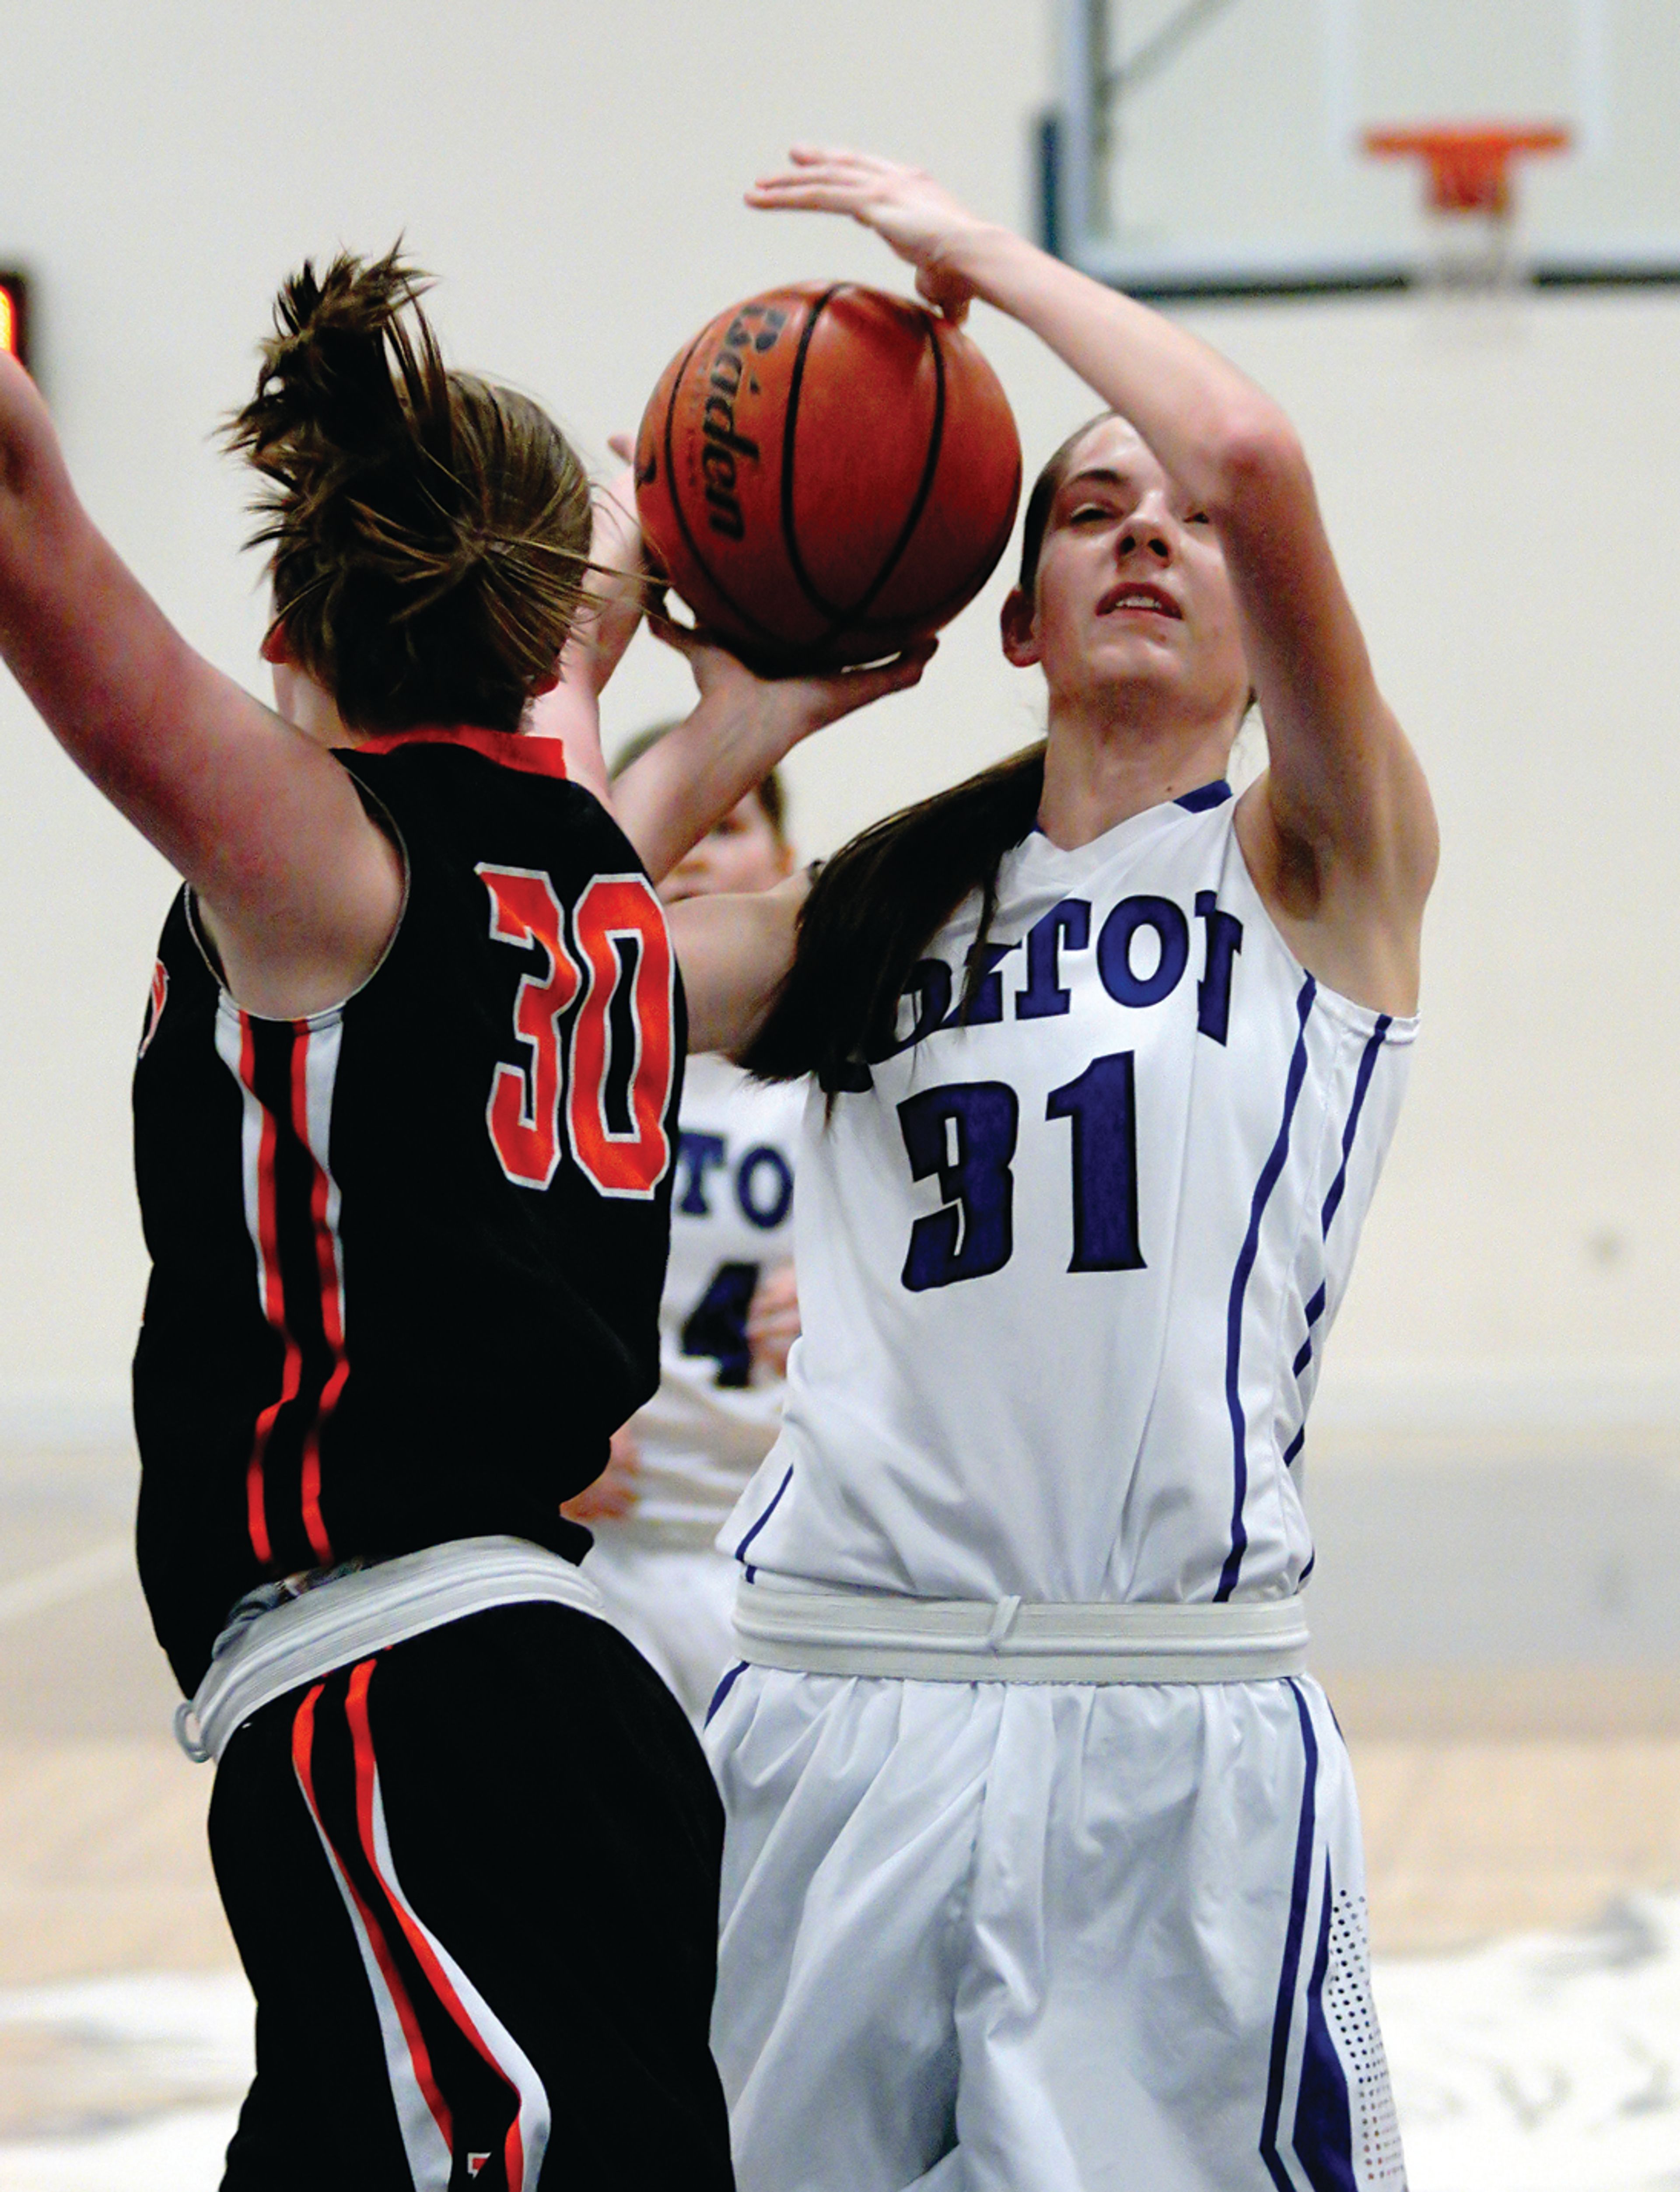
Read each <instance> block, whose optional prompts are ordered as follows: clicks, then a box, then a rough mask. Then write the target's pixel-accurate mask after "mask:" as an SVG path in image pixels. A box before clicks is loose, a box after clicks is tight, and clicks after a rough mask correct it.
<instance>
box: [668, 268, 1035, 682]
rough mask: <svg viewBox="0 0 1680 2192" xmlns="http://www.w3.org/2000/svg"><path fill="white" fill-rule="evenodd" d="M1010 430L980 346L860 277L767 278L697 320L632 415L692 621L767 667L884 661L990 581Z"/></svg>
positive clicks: (1012, 454) (1012, 468)
mask: <svg viewBox="0 0 1680 2192" xmlns="http://www.w3.org/2000/svg"><path fill="white" fill-rule="evenodd" d="M1019 498H1020V439H1019V437H1018V436H1017V434H1016V432H1015V422H1014V415H1013V414H1012V413H1011V412H1010V409H1009V400H1008V398H1007V397H1005V396H1004V393H1003V386H1002V385H1001V383H1000V382H999V380H998V379H997V374H995V373H993V371H992V369H991V367H990V366H989V365H988V364H987V363H986V359H985V358H984V357H982V356H981V354H980V350H979V349H978V347H977V346H976V345H975V344H974V342H973V341H972V340H970V339H969V336H967V335H965V334H963V332H962V330H961V329H960V328H955V327H953V326H952V325H951V323H949V322H948V321H947V320H946V319H944V318H942V317H940V315H939V314H938V313H935V312H931V311H927V310H925V309H924V308H923V306H922V305H917V304H914V303H912V302H911V300H909V299H908V298H905V297H896V296H889V295H888V294H885V293H884V292H883V291H882V290H879V289H868V288H860V286H859V285H858V284H856V283H851V282H838V283H824V282H803V283H791V284H789V285H788V286H787V287H786V288H780V289H770V290H767V291H766V292H765V293H764V294H763V295H762V296H758V297H752V298H750V299H749V300H747V301H746V303H745V304H740V305H732V306H731V307H730V309H729V311H726V312H720V313H719V314H718V315H717V318H716V319H714V320H712V321H711V322H710V323H708V324H707V325H706V327H704V328H702V329H701V330H700V334H697V335H696V336H695V337H694V340H693V341H692V342H690V343H689V344H688V345H686V346H685V347H684V348H683V351H681V352H679V354H678V355H677V357H675V358H673V359H672V360H671V363H670V365H669V366H668V367H667V368H666V371H665V373H664V374H663V375H662V377H661V379H660V384H659V385H658V387H657V388H656V389H655V390H654V394H653V398H652V400H651V402H649V405H648V408H647V410H646V412H645V413H644V414H643V419H642V425H641V429H640V431H639V432H638V434H637V442H636V499H637V510H638V511H639V513H640V516H641V520H642V528H643V534H644V535H645V537H646V539H647V541H648V543H649V547H650V548H651V549H652V551H653V552H654V556H655V557H657V558H658V560H659V562H660V564H661V565H662V566H663V568H664V569H665V572H666V575H667V577H668V578H669V579H670V581H671V585H672V586H673V587H674V588H675V589H676V591H677V592H678V593H679V594H680V595H681V596H682V597H683V600H684V601H685V602H687V603H688V605H689V608H691V609H692V610H693V611H694V614H695V616H696V617H697V618H698V619H700V623H701V624H702V625H705V626H706V627H707V629H708V630H710V631H712V632H715V633H716V634H717V636H718V637H719V638H720V639H723V640H724V641H726V642H728V643H729V645H730V646H732V647H734V648H737V649H738V650H739V651H740V653H741V654H743V655H745V656H746V657H747V658H748V659H751V660H756V661H759V662H762V663H763V664H764V665H765V666H766V667H769V668H772V669H782V670H786V669H792V668H803V667H809V668H818V667H825V668H837V667H839V666H842V665H845V664H848V663H856V662H867V661H872V660H875V659H878V658H880V657H881V656H883V655H888V654H895V653H896V652H897V651H898V650H899V649H900V648H901V647H903V646H904V645H905V644H906V642H908V641H910V640H912V639H916V638H918V637H921V636H924V635H925V634H927V633H929V632H931V631H936V630H937V629H938V628H939V626H940V625H943V624H946V623H948V622H949V621H950V619H951V618H952V617H954V616H955V615H956V614H957V611H958V610H959V609H960V608H963V606H964V605H965V604H966V603H967V602H970V601H972V600H973V598H974V596H975V594H977V593H978V592H979V591H980V588H981V587H982V586H983V585H985V584H986V579H988V578H990V576H991V573H992V570H993V569H994V568H995V567H996V565H997V559H998V557H1000V556H1001V555H1002V554H1003V549H1004V546H1005V545H1006V543H1007V542H1008V540H1009V532H1010V528H1011V527H1012V526H1013V525H1014V516H1015V505H1016V502H1017V500H1018V499H1019Z"/></svg>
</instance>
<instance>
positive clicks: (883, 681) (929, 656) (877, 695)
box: [824, 639, 939, 722]
mask: <svg viewBox="0 0 1680 2192" xmlns="http://www.w3.org/2000/svg"><path fill="white" fill-rule="evenodd" d="M938 652H939V642H938V640H936V639H918V640H917V641H916V642H915V643H914V644H913V645H912V646H910V647H907V648H906V649H905V651H904V653H903V654H900V655H897V656H895V657H894V659H893V660H892V661H891V662H881V663H877V664H876V665H874V666H873V667H872V668H871V669H868V670H843V671H840V672H839V674H838V675H837V676H834V677H831V678H827V679H826V680H825V681H824V682H825V683H826V686H827V688H828V693H829V695H830V697H831V698H832V699H834V700H835V701H837V703H838V704H839V705H837V708H836V709H835V711H834V714H833V715H832V716H831V717H830V718H829V720H830V721H831V722H834V721H837V719H838V718H839V717H840V716H849V715H850V714H851V712H852V711H853V710H854V708H866V707H868V706H869V705H870V704H871V702H872V701H875V700H884V699H886V698H887V696H888V694H891V693H907V692H908V691H909V690H910V688H911V686H912V685H917V684H919V683H920V682H921V678H922V672H923V671H924V670H925V669H926V668H927V666H928V665H929V663H930V662H931V661H932V660H933V659H934V655H935V654H937V653H938Z"/></svg>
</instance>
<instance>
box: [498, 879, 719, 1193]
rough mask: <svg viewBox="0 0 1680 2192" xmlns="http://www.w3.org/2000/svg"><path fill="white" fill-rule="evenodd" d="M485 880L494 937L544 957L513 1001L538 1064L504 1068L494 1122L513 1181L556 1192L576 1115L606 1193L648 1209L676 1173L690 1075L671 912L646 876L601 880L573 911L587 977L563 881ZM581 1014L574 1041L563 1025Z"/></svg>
mask: <svg viewBox="0 0 1680 2192" xmlns="http://www.w3.org/2000/svg"><path fill="white" fill-rule="evenodd" d="M477 874H478V875H479V876H480V877H481V878H482V879H483V884H484V888H485V889H486V890H488V891H489V894H490V933H491V935H492V936H493V937H494V938H495V939H496V941H497V942H498V943H500V944H512V945H519V946H521V947H522V948H523V949H524V950H527V951H529V950H531V948H532V947H533V946H534V947H535V949H536V950H537V951H538V952H540V955H541V956H540V960H539V961H538V962H537V964H536V965H534V967H533V968H532V970H531V972H530V973H528V974H526V975H525V976H524V977H523V979H522V980H521V982H520V984H519V988H518V990H517V994H516V996H515V997H514V1001H513V1032H514V1034H515V1036H516V1037H517V1039H518V1041H519V1042H521V1043H522V1044H523V1046H524V1047H525V1051H526V1057H525V1060H524V1062H523V1065H506V1064H503V1065H498V1066H497V1067H496V1070H495V1072H494V1075H493V1076H492V1078H491V1082H490V1099H489V1105H488V1106H487V1107H486V1110H485V1120H486V1123H487V1124H488V1126H489V1132H490V1142H491V1145H492V1146H493V1148H494V1150H495V1153H496V1156H497V1157H498V1159H499V1160H500V1164H501V1168H502V1170H503V1171H504V1172H505V1173H506V1174H507V1177H508V1178H509V1179H511V1180H512V1181H513V1182H514V1183H515V1184H516V1185H517V1186H520V1187H534V1188H546V1186H547V1185H548V1184H549V1182H550V1181H551V1179H553V1177H554V1175H555V1173H556V1171H557V1169H558V1167H559V1163H560V1154H561V1146H562V1145H561V1138H560V1137H561V1116H562V1112H564V1117H565V1131H566V1140H567V1142H568V1144H569V1145H570V1149H571V1152H572V1156H573V1157H574V1160H575V1162H577V1164H578V1165H579V1167H580V1168H581V1169H582V1171H583V1172H584V1173H586V1175H587V1176H588V1178H589V1179H591V1181H593V1183H594V1184H595V1185H596V1186H597V1188H598V1189H599V1190H600V1191H601V1193H602V1194H603V1195H611V1196H629V1197H632V1198H636V1199H637V1200H645V1199H646V1198H647V1197H648V1196H651V1195H652V1194H653V1192H654V1189H655V1188H656V1187H657V1186H658V1185H659V1184H660V1181H661V1180H662V1179H664V1178H665V1175H666V1172H667V1171H668V1170H669V1168H670V1165H671V1138H670V1136H669V1134H668V1133H666V1123H665V1115H666V1106H667V1105H669V1103H670V1101H671V1076H672V1073H673V1071H674V1070H675V1067H676V1045H675V1037H674V1029H673V1020H674V1011H673V1002H672V1001H673V986H674V972H673V967H672V962H671V939H670V937H669V936H668V935H667V933H666V926H665V916H664V914H663V912H662V911H661V910H660V903H659V900H658V899H656V898H655V897H654V893H653V891H652V889H651V888H650V887H649V883H648V881H647V878H646V877H645V876H637V875H625V876H595V877H594V879H593V880H592V881H591V883H590V884H589V886H588V888H587V889H586V891H585V892H584V893H583V895H582V897H581V898H580V899H579V900H578V902H577V905H576V906H575V907H574V909H573V912H572V933H573V936H574V939H575V941H576V944H577V950H578V953H579V954H580V956H581V958H582V962H583V963H582V965H581V966H580V964H579V963H578V958H577V957H575V956H574V955H573V953H572V951H571V950H570V949H569V946H568V945H567V942H566V933H565V928H566V925H565V920H564V916H563V913H562V911H561V906H560V899H559V895H558V893H557V891H556V890H555V888H554V884H553V882H552V880H551V877H549V876H546V875H544V874H543V873H542V872H541V871H540V870H537V869H534V868H501V867H493V866H491V865H489V862H485V861H481V862H480V864H479V865H478V868H477ZM574 1004H575V1005H576V1006H577V1010H576V1013H575V1014H574V1016H573V1018H572V1020H571V1023H570V1032H569V1038H568V1036H566V1035H565V1034H564V1033H563V1030H562V1022H563V1020H564V1019H565V1017H566V1015H567V1014H568V1013H570V1012H571V1010H572V1007H573V1006H574Z"/></svg>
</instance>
